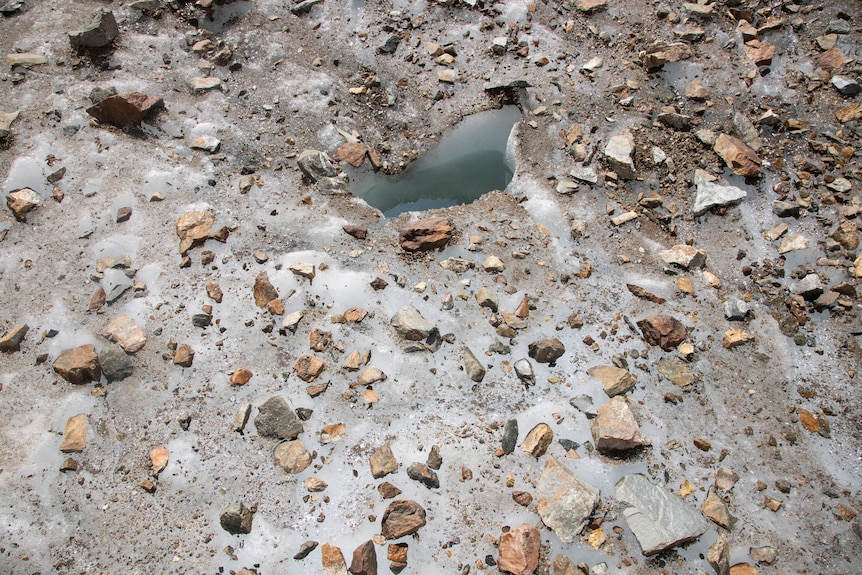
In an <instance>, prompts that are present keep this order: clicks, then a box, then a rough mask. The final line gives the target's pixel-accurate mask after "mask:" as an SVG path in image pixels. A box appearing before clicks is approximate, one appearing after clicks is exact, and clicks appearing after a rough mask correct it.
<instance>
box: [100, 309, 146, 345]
mask: <svg viewBox="0 0 862 575" xmlns="http://www.w3.org/2000/svg"><path fill="white" fill-rule="evenodd" d="M102 335H103V336H104V337H106V338H108V339H109V340H111V341H113V342H115V343H117V344H119V346H120V347H122V348H123V351H125V352H126V353H137V352H139V351H141V350H142V349H143V348H144V345H145V344H146V343H147V336H146V334H144V330H142V329H141V327H140V326H139V325H138V324H137V323H135V320H133V319H132V318H131V317H129V316H127V315H119V316H117V317H115V318H114V319H112V320H111V321H110V323H109V324H108V325H107V326H105V329H104V331H103V332H102Z"/></svg>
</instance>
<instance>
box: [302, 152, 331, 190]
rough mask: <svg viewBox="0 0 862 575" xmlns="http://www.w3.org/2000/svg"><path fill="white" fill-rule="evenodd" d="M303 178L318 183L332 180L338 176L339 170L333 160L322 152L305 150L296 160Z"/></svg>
mask: <svg viewBox="0 0 862 575" xmlns="http://www.w3.org/2000/svg"><path fill="white" fill-rule="evenodd" d="M296 164H297V165H298V166H299V169H300V171H301V172H302V174H303V176H305V177H306V178H308V179H309V180H311V181H312V182H317V181H318V180H321V179H323V178H332V177H335V176H337V175H338V170H337V169H336V167H335V164H333V162H332V159H331V158H330V157H329V156H328V155H327V154H326V152H321V151H320V150H303V151H302V153H301V154H299V157H298V158H297V160H296Z"/></svg>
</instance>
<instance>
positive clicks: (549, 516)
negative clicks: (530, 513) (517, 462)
mask: <svg viewBox="0 0 862 575" xmlns="http://www.w3.org/2000/svg"><path fill="white" fill-rule="evenodd" d="M536 499H537V500H538V512H539V516H540V517H541V518H542V522H543V523H544V524H545V525H547V526H548V527H549V528H550V529H552V530H553V531H554V533H556V534H557V537H558V538H559V539H560V541H562V542H563V543H565V544H568V543H571V542H572V541H574V540H575V538H576V537H577V536H578V534H579V533H580V532H581V531H583V529H584V527H585V526H586V524H587V521H588V520H589V518H590V516H591V515H592V513H593V510H594V509H595V508H596V506H597V505H598V504H599V490H598V489H597V488H595V487H593V486H592V485H590V484H589V483H587V482H585V481H583V480H582V479H581V478H580V477H578V476H577V475H575V474H574V473H572V472H571V471H570V470H569V469H568V468H567V467H566V466H565V465H563V464H561V463H560V462H559V461H558V460H557V459H556V458H555V457H553V456H552V455H549V456H548V457H547V458H546V459H545V465H544V467H543V469H542V476H541V478H540V479H539V482H538V484H537V485H536Z"/></svg>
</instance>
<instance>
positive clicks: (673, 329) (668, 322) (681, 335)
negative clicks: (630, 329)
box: [637, 314, 688, 351]
mask: <svg viewBox="0 0 862 575" xmlns="http://www.w3.org/2000/svg"><path fill="white" fill-rule="evenodd" d="M637 326H638V327H639V328H640V329H641V331H642V332H643V336H644V341H646V342H647V343H648V344H649V345H657V346H659V347H660V348H662V349H663V350H665V351H671V350H672V349H674V348H676V346H678V345H679V344H681V343H682V342H683V341H684V340H685V338H686V337H688V330H687V329H686V327H685V326H684V325H682V323H681V322H680V321H679V320H678V319H676V318H673V317H671V316H668V315H662V314H659V315H653V316H650V317H647V318H645V319H642V320H640V321H639V322H638V323H637Z"/></svg>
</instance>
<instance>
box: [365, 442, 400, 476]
mask: <svg viewBox="0 0 862 575" xmlns="http://www.w3.org/2000/svg"><path fill="white" fill-rule="evenodd" d="M370 463H371V476H372V477H373V478H374V479H380V478H381V477H385V476H387V475H389V474H390V473H395V472H396V471H398V461H397V460H396V459H395V454H394V453H392V447H390V445H389V442H388V441H387V442H386V443H384V444H383V445H381V446H380V447H378V448H377V449H376V450H375V451H374V453H373V454H372V455H371V460H370Z"/></svg>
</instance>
